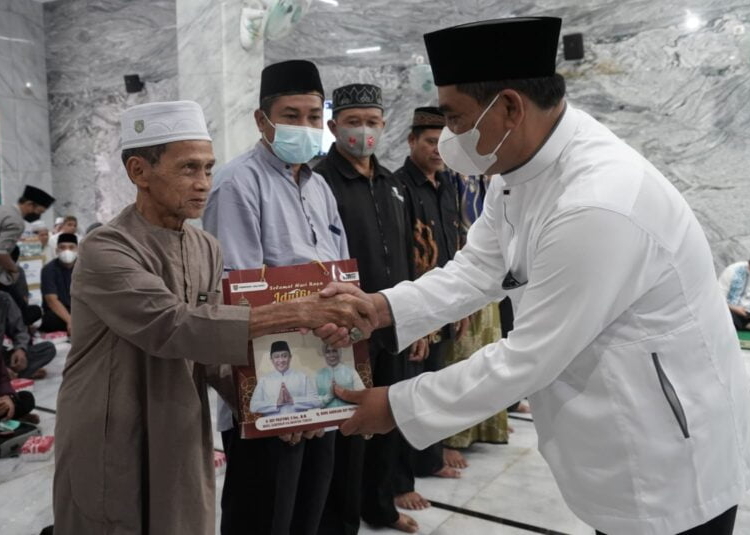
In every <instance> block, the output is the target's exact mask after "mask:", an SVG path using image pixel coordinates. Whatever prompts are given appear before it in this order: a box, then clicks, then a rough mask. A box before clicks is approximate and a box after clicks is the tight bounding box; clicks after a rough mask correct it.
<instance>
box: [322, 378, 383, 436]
mask: <svg viewBox="0 0 750 535" xmlns="http://www.w3.org/2000/svg"><path fill="white" fill-rule="evenodd" d="M335 391H336V397H338V398H340V399H343V400H344V401H346V402H348V403H354V404H356V405H359V407H357V411H356V412H355V413H354V415H353V416H352V417H351V418H349V419H348V420H347V421H345V422H344V423H343V424H341V433H342V434H344V435H347V436H348V435H372V434H374V433H378V434H380V435H382V434H384V433H387V432H388V431H390V430H391V429H393V428H394V427H396V421H395V420H394V419H393V415H392V414H391V408H390V404H389V402H388V387H387V386H380V387H377V388H367V389H365V390H345V389H343V388H341V387H340V386H337V387H336V389H335Z"/></svg>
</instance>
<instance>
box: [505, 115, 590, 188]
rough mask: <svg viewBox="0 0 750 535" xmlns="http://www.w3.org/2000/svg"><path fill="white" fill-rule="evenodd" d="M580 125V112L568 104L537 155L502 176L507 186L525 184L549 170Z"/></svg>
mask: <svg viewBox="0 0 750 535" xmlns="http://www.w3.org/2000/svg"><path fill="white" fill-rule="evenodd" d="M579 123H580V115H579V112H578V110H576V109H575V108H572V107H571V106H570V105H569V104H566V105H565V109H563V112H562V114H561V116H560V119H559V120H558V121H557V124H555V126H553V127H552V131H551V132H550V134H549V136H547V139H546V140H545V141H544V143H542V145H541V147H539V148H538V149H537V151H536V153H534V155H533V156H532V157H531V158H529V159H528V160H527V161H526V162H524V163H522V164H521V165H519V166H518V167H516V168H515V169H512V170H511V171H509V172H507V173H503V174H502V178H503V181H504V182H505V184H507V185H508V186H516V185H518V184H523V183H524V182H527V181H529V180H532V179H533V178H536V177H537V176H539V175H540V174H541V173H543V172H544V171H545V170H546V169H548V168H549V167H550V166H551V165H552V164H553V163H554V162H555V161H557V159H558V158H559V157H560V154H562V151H563V150H564V149H565V146H566V145H567V144H568V143H569V142H570V140H571V139H572V138H573V135H574V134H575V132H576V130H577V129H578V124H579Z"/></svg>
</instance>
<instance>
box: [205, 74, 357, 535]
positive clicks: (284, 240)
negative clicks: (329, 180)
mask: <svg viewBox="0 0 750 535" xmlns="http://www.w3.org/2000/svg"><path fill="white" fill-rule="evenodd" d="M323 95H324V92H323V85H322V83H321V81H320V76H319V74H318V70H317V68H316V67H315V65H314V64H312V63H310V62H309V61H296V60H295V61H285V62H282V63H277V64H274V65H269V66H268V67H266V68H265V69H264V70H263V73H262V75H261V89H260V108H259V109H258V110H256V111H255V121H256V124H257V126H258V129H259V130H260V131H261V134H262V139H261V141H259V142H258V144H257V145H256V146H255V147H254V148H253V149H251V150H250V151H249V152H247V153H245V154H242V155H240V156H238V157H237V158H235V159H233V160H232V161H230V162H229V163H227V164H226V165H224V166H222V167H221V168H220V169H219V170H218V171H217V172H216V175H215V179H214V186H213V189H212V190H211V193H210V195H209V199H208V204H207V206H206V211H205V213H204V216H203V227H204V228H205V229H206V230H207V231H208V232H210V233H211V234H213V235H214V236H216V237H217V238H218V239H219V242H221V246H222V250H223V253H224V268H225V269H226V270H234V269H253V268H260V267H261V266H263V265H266V266H286V265H291V264H301V263H307V262H313V261H330V260H339V259H344V258H349V249H348V247H347V242H346V235H345V234H344V230H343V225H342V223H341V218H340V217H339V214H338V210H337V208H336V199H335V198H334V196H333V193H332V192H331V190H330V188H329V187H328V185H327V184H326V182H325V180H324V179H323V177H322V176H320V175H318V174H317V173H314V172H313V171H312V170H311V169H310V167H309V166H308V165H307V163H308V162H309V161H310V160H312V159H313V158H314V157H315V156H316V155H317V154H318V153H319V152H320V145H321V142H322V136H323ZM221 405H223V403H222V404H221ZM218 420H219V422H218V425H219V430H220V431H222V441H223V443H224V450H225V452H226V454H227V457H228V459H229V462H228V466H227V471H226V475H225V478H224V491H223V495H222V504H221V507H222V519H221V534H222V535H234V534H238V535H240V534H241V535H244V534H245V533H247V529H248V528H247V521H248V520H247V519H248V518H252V521H253V530H254V531H253V533H258V534H265V533H273V534H276V533H284V534H286V533H294V534H295V535H298V534H299V535H317V530H318V524H319V523H320V517H321V515H322V511H323V505H324V502H325V497H326V496H327V494H328V488H329V485H330V481H331V475H332V473H333V455H334V452H333V448H334V440H333V439H334V433H327V434H326V435H325V436H324V437H323V438H318V439H314V440H302V441H299V442H297V443H296V444H295V443H294V442H296V441H297V440H299V439H298V438H296V437H293V438H292V441H291V442H289V443H284V442H282V441H281V440H279V439H278V438H261V439H253V440H242V439H241V438H240V434H239V430H238V428H237V425H236V422H233V421H232V415H231V411H230V410H229V409H228V407H226V406H223V407H220V409H219V418H218ZM268 489H284V492H268Z"/></svg>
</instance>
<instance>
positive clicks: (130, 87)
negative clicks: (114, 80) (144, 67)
mask: <svg viewBox="0 0 750 535" xmlns="http://www.w3.org/2000/svg"><path fill="white" fill-rule="evenodd" d="M124 78H125V91H127V92H128V93H138V92H140V91H141V90H142V89H143V85H144V84H143V81H141V77H140V76H138V75H137V74H126V75H125V76H124Z"/></svg>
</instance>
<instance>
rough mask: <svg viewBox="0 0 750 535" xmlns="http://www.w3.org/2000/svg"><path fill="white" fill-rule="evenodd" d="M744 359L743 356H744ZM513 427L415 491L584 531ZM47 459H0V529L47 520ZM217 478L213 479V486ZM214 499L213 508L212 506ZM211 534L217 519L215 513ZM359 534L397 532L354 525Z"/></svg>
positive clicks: (429, 514) (440, 517)
mask: <svg viewBox="0 0 750 535" xmlns="http://www.w3.org/2000/svg"><path fill="white" fill-rule="evenodd" d="M67 349H68V346H67V345H62V346H59V354H58V356H57V357H56V358H55V360H54V361H53V362H52V363H51V365H50V366H49V367H48V368H47V369H48V371H49V373H50V375H49V377H48V378H47V379H45V380H43V381H38V382H37V383H36V385H35V392H34V394H35V396H36V398H37V405H39V406H41V407H48V408H54V406H55V399H56V395H57V389H58V387H59V384H60V374H61V371H62V366H63V362H64V357H65V354H66V352H67ZM747 355H748V361H750V353H747ZM38 414H39V415H40V416H41V418H42V423H41V425H42V430H43V432H44V433H45V434H51V433H52V431H53V429H54V415H51V414H47V413H44V412H39V413H38ZM511 424H512V425H513V427H514V428H515V430H516V432H515V433H514V434H512V435H511V440H510V444H509V445H506V446H496V445H488V444H481V445H476V446H474V447H473V448H472V449H471V450H470V451H469V452H468V453H467V455H466V456H467V459H468V461H469V463H470V466H469V468H467V469H466V470H464V472H463V475H462V477H461V478H460V479H456V480H448V479H439V478H429V479H421V480H418V481H417V490H418V491H419V492H421V493H422V494H423V495H424V496H425V497H427V498H429V499H432V500H435V501H436V502H441V503H445V504H448V505H452V506H455V507H461V508H463V509H466V510H469V511H474V512H478V513H485V514H489V515H492V516H494V517H500V518H503V519H508V520H510V521H515V522H519V523H521V524H527V525H531V526H536V527H539V528H545V529H552V530H556V531H559V532H563V533H566V534H568V535H584V534H585V535H592V534H593V530H592V529H591V528H589V527H588V526H586V525H585V524H583V523H582V522H581V521H580V520H578V519H577V518H576V517H575V516H574V515H573V513H571V512H570V510H569V509H568V508H567V507H566V506H565V504H564V503H563V501H562V498H561V496H560V491H559V490H558V489H557V486H556V485H555V482H554V480H553V479H552V475H551V473H550V471H549V468H548V467H547V465H546V463H545V462H544V461H543V460H542V458H541V456H540V455H539V453H538V452H537V450H536V440H537V439H536V432H535V431H534V426H533V424H531V423H529V422H526V421H520V420H516V419H513V420H511ZM215 440H216V444H217V445H220V444H221V441H220V438H219V436H218V434H217V435H215ZM53 471H54V466H53V463H52V461H47V462H39V463H32V462H23V461H20V460H19V459H3V460H0V534H2V535H37V534H38V533H39V531H40V530H41V529H42V528H43V527H44V526H46V525H49V524H51V523H52V510H51V506H50V503H51V498H52V477H53ZM222 484H223V478H222V477H221V476H220V477H219V478H218V480H217V488H218V489H221V486H222ZM218 505H219V496H217V511H218V510H219V507H218ZM409 514H411V515H412V516H414V518H416V519H417V521H418V522H419V524H420V528H421V529H420V533H422V534H428V533H430V534H433V535H455V534H460V535H475V534H476V535H523V534H526V535H529V534H531V533H532V532H531V531H528V530H525V529H521V528H519V527H512V526H509V525H504V524H501V523H498V522H493V521H488V520H483V519H479V518H476V517H473V516H467V515H463V514H459V513H453V512H450V511H447V510H445V509H441V508H438V507H431V508H429V509H426V510H424V511H415V512H410V513H409ZM217 533H218V518H217ZM360 533H362V534H377V535H386V534H389V533H392V534H396V533H399V532H397V531H395V530H390V529H373V528H371V527H369V526H367V525H364V524H363V525H362V528H361V530H360ZM735 533H736V534H738V535H740V534H746V533H750V495H748V496H747V497H746V499H745V501H744V502H743V503H742V504H741V506H740V511H739V514H738V517H737V526H736V528H735Z"/></svg>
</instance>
